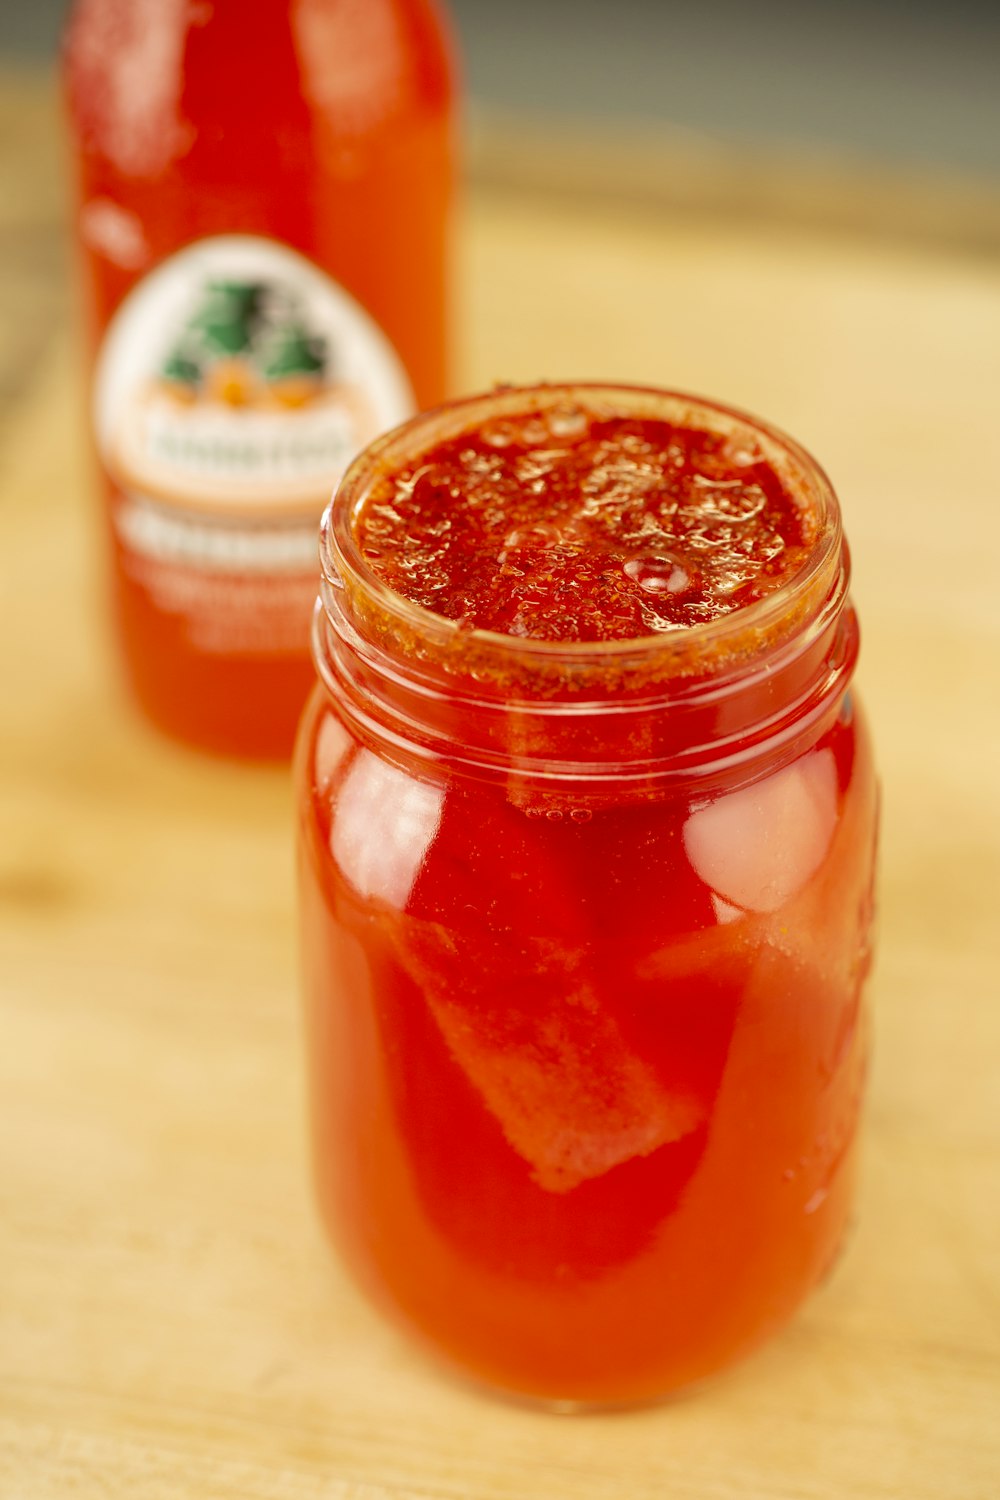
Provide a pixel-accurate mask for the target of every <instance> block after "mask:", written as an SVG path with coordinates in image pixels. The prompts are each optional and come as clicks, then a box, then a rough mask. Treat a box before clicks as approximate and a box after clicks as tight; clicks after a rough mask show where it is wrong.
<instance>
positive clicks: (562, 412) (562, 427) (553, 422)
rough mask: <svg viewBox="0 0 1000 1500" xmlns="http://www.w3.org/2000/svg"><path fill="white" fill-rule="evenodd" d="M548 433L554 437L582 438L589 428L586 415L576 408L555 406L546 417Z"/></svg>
mask: <svg viewBox="0 0 1000 1500" xmlns="http://www.w3.org/2000/svg"><path fill="white" fill-rule="evenodd" d="M548 423H549V431H550V432H551V433H552V434H553V436H555V437H560V438H572V437H582V436H583V434H584V433H585V432H586V431H587V428H588V427H589V425H590V424H589V422H588V420H587V413H586V412H585V411H583V410H581V408H580V407H578V406H557V407H556V408H555V409H554V410H553V411H550V412H549V415H548Z"/></svg>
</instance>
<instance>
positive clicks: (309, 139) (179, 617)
mask: <svg viewBox="0 0 1000 1500" xmlns="http://www.w3.org/2000/svg"><path fill="white" fill-rule="evenodd" d="M65 76H66V84H67V92H68V98H69V103H70V111H71V117H72V122H73V129H74V139H75V148H76V149H75V156H76V166H77V181H78V213H79V220H78V230H79V243H80V251H81V262H82V272H83V287H84V305H85V311H86V320H87V334H88V347H89V351H90V356H91V370H92V376H93V386H94V396H93V400H94V406H95V427H96V437H97V447H98V452H99V456H100V460H101V464H102V468H103V471H104V475H105V481H106V493H107V501H108V509H107V514H108V522H109V526H108V532H109V543H110V554H111V586H112V596H113V601H114V610H115V617H116V622H117V629H118V635H119V638H120V643H121V647H122V651H123V655H124V660H125V664H126V669H127V674H128V678H129V681H130V683H131V686H132V689H133V691H134V694H135V696H136V698H137V699H138V701H139V703H140V704H141V705H142V707H143V708H144V709H145V711H146V712H147V714H148V715H149V716H150V718H152V719H153V720H154V721H155V722H156V723H157V724H158V725H160V726H161V727H162V728H163V729H165V730H167V731H168V732H169V733H171V734H173V735H176V736H178V737H180V738H182V739H184V740H188V741H190V742H192V743H194V744H197V745H201V746H204V747H206V748H209V749H212V750H216V751H220V752H224V753H228V754H234V755H239V756H247V757H258V756H259V757H276V756H283V755H285V754H287V753H288V751H289V749H290V746H291V743H292V739H293V735H294V728H295V724H296V721H297V718H298V715H299V712H300V710H301V706H302V703H303V701H304V698H305V696H306V693H307V690H308V686H309V684H310V682H311V677H312V674H311V669H310V667H309V664H308V621H309V615H310V609H311V603H312V598H313V596H314V587H313V580H314V576H315V567H314V562H313V558H314V555H315V553H314V547H313V544H312V542H311V541H310V533H312V534H313V535H314V533H315V522H316V519H317V517H318V515H319V512H320V510H321V509H322V507H323V505H324V504H325V503H326V501H327V499H328V498H329V493H330V491H331V489H332V488H333V485H334V484H335V483H336V480H337V478H338V477H339V474H340V473H341V472H342V471H343V468H344V467H345V465H346V462H347V461H348V460H349V459H350V458H351V457H352V456H353V454H354V452H356V451H357V449H358V448H359V447H361V446H363V445H364V443H365V442H367V441H368V440H370V438H371V437H373V436H374V435H375V433H376V432H377V431H380V430H381V429H382V428H383V427H386V426H391V425H393V424H394V423H395V422H397V421H399V420H401V419H402V418H403V417H404V416H406V415H408V414H409V412H410V411H412V410H414V409H415V408H416V407H418V406H425V405H430V404H432V403H434V402H436V401H438V400H440V399H441V398H442V396H443V394H444V387H445V352H446V351H445V339H446V331H445V322H446V319H445V296H446V286H445V276H446V236H447V220H448V204H449V196H450V191H451V178H452V140H451V133H452V122H451V108H452V82H451V66H450V59H449V55H448V46H447V42H446V38H445V36H444V33H443V28H442V20H441V17H440V14H439V13H438V11H437V9H436V8H435V6H434V5H433V3H432V0H365V4H364V5H361V6H359V5H347V4H345V3H343V0H259V3H255V4H254V5H252V6H247V5H245V4H242V3H240V0H216V3H214V4H213V5H212V6H210V7H206V8H205V9H204V11H200V10H199V7H198V6H195V5H188V4H186V3H164V4H160V5H157V6H154V7H145V8H140V7H136V6H135V5H134V4H131V3H129V0H79V3H78V4H77V5H76V8H75V10H74V12H73V15H72V18H71V22H70V25H69V28H68V32H67V39H66V49H65ZM130 294H131V295H130ZM126 299H127V300H126Z"/></svg>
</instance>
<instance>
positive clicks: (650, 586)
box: [622, 553, 691, 594]
mask: <svg viewBox="0 0 1000 1500" xmlns="http://www.w3.org/2000/svg"><path fill="white" fill-rule="evenodd" d="M622 571H623V572H624V573H625V574H626V575H627V577H629V578H631V579H632V581H633V583H637V584H638V585H639V587H640V588H641V589H642V590H643V592H644V593H646V594H682V593H683V592H684V590H685V589H687V588H690V586H691V574H690V573H689V572H688V570H687V568H686V567H685V566H684V564H683V563H682V562H680V561H679V559H677V558H676V557H671V556H670V554H669V553H654V554H645V555H643V556H641V557H630V558H629V560H628V562H627V563H625V565H624V567H623V569H622Z"/></svg>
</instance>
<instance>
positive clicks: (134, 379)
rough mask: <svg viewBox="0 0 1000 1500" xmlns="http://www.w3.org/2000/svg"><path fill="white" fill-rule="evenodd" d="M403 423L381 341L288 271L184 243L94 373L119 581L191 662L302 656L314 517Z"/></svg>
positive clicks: (395, 374) (324, 279) (276, 251)
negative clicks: (169, 629) (207, 656)
mask: <svg viewBox="0 0 1000 1500" xmlns="http://www.w3.org/2000/svg"><path fill="white" fill-rule="evenodd" d="M413 410H414V399H413V392H412V390H411V388H410V385H409V382H408V380H407V377H406V373H405V371H404V369H403V367H402V365H401V363H400V361H399V358H398V356H397V354H396V352H395V350H394V349H393V348H392V345H391V344H390V343H389V341H388V340H387V339H386V337H385V335H384V334H383V333H382V332H381V330H380V329H379V328H378V327H377V326H376V325H375V323H374V322H373V321H372V319H371V318H370V317H369V316H368V314H367V313H366V312H365V311H364V310H363V309H362V308H361V307H360V306H359V305H358V304H357V303H356V302H355V301H354V300H353V299H352V298H351V297H350V296H348V294H347V293H346V292H345V291H344V290H343V289H342V288H341V287H339V286H337V285H336V283H335V282H333V281H332V280H331V279H330V278H329V277H328V276H326V275H325V274H324V273H323V272H322V271H320V270H319V269H318V268H317V267H316V266H314V265H312V264H311V263H310V262H309V261H308V260H306V259H305V258H304V257H303V256H301V255H299V254H297V253H296V252H295V251H293V250H290V249H288V248H286V247H285V246H283V245H279V244H277V243H276V242H274V241H272V240H266V239H262V238H258V237H256V236H250V235H225V236H219V237H216V238H212V239H206V240H201V241H198V242H196V243H195V244H193V245H189V246H188V247H187V248H186V249H184V250H182V251H180V252H179V253H178V254H176V255H174V256H171V257H170V259H168V260H167V261H164V262H163V263H162V264H161V265H160V266H158V267H157V269H156V270H155V271H153V272H152V273H151V274H150V275H149V276H147V277H145V278H144V279H143V280H142V281H140V282H139V284H138V285H137V286H136V287H135V288H134V289H133V291H132V292H131V293H130V294H129V296H128V297H127V298H126V299H125V301H124V302H123V303H122V305H121V307H120V308H119V309H118V311H117V313H116V314H115V316H114V318H113V319H112V321H111V324H110V325H109V328H108V330H107V334H106V336H105V339H104V343H103V345H102V348H101V351H100V355H99V358H98V363H97V370H96V376H95V384H94V424H95V429H96V435H97V443H98V449H99V452H100V455H101V458H102V460H103V463H104V466H105V468H106V470H107V472H108V475H109V477H110V479H111V484H112V523H113V526H114V529H115V533H116V536H117V539H118V543H119V547H120V551H121V557H122V562H123V566H124V568H125V571H126V573H127V575H128V576H129V577H130V578H131V579H132V581H133V582H135V583H136V584H138V585H139V586H140V587H141V588H142V589H144V590H145V591H146V593H147V594H148V595H149V597H150V599H151V600H152V602H153V604H154V606H155V607H156V608H157V609H159V610H161V611H164V612H166V613H168V614H172V615H175V616H177V617H178V618H179V619H180V620H181V621H182V622H183V625H184V628H185V632H186V634H187V636H188V638H189V639H190V640H191V642H192V643H193V644H194V645H196V646H197V647H199V649H201V650H205V651H213V652H223V653H228V652H236V653H239V652H252V653H255V654H256V653H260V652H264V653H268V652H285V651H302V650H304V649H305V642H306V637H307V631H308V620H309V615H310V609H311V604H312V601H313V599H314V598H315V594H316V580H317V571H318V565H317V561H316V526H317V521H318V518H319V515H320V513H321V511H322V509H323V507H324V506H325V505H326V503H327V501H328V500H329V498H330V495H331V493H332V492H333V490H334V489H335V487H336V485H337V483H338V482H339V480H340V477H341V475H342V474H343V472H344V470H345V468H346V467H347V465H348V464H349V463H350V461H351V460H352V459H353V458H354V456H355V454H356V453H357V452H358V451H359V450H360V449H361V448H363V447H364V446H365V444H367V443H368V442H370V441H371V439H372V438H374V437H375V436H377V434H378V433H380V432H382V431H384V430H385V429H386V428H389V427H393V426H395V425H396V423H398V422H401V421H403V420H404V418H406V417H407V416H409V415H410V414H411V413H412V411H413Z"/></svg>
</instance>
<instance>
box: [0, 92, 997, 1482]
mask: <svg viewBox="0 0 1000 1500" xmlns="http://www.w3.org/2000/svg"><path fill="white" fill-rule="evenodd" d="M0 99H2V103H0V126H2V127H3V128H2V129H0V140H2V141H3V142H4V143H5V149H4V150H3V152H2V153H0V314H2V317H3V329H4V338H3V345H2V348H0V441H2V447H0V516H2V522H0V524H2V527H3V532H2V563H3V573H2V587H3V596H2V597H3V616H2V627H3V628H2V641H3V651H4V662H5V667H4V673H3V682H4V692H3V698H2V703H0V1495H2V1496H3V1497H4V1500H67V1497H69V1500H98V1497H101V1500H118V1497H123V1500H124V1497H128V1500H135V1497H141V1500H146V1497H152V1500H161V1497H162V1500H415V1497H424V1500H431V1497H435V1500H444V1497H475V1500H652V1497H657V1500H659V1497H670V1500H834V1497H836V1500H844V1497H852V1500H930V1497H934V1500H974V1497H975V1500H993V1497H996V1496H997V1495H998V1494H1000V1281H998V1268H1000V1172H998V1161H1000V1087H998V1078H1000V995H998V975H1000V962H998V960H1000V921H998V920H997V915H996V909H997V905H998V897H1000V784H998V783H1000V667H998V663H1000V602H998V600H1000V265H998V261H997V257H996V255H995V253H994V254H993V255H992V257H991V255H989V254H986V253H984V251H983V246H982V244H981V243H980V244H978V248H976V246H974V245H973V244H972V241H971V240H970V246H969V247H968V248H966V247H964V246H963V244H962V242H961V235H960V234H955V235H954V236H953V237H952V238H953V239H954V243H950V242H949V243H944V242H942V241H940V239H938V240H937V241H932V240H930V239H928V240H923V241H920V240H916V241H908V240H907V239H906V237H905V236H903V235H901V234H892V233H890V234H885V233H880V234H875V233H871V234H866V233H864V232H863V231H862V229H861V228H859V227H858V225H857V224H854V225H853V226H852V227H851V228H850V231H849V232H848V230H847V229H845V230H844V231H842V232H840V231H838V229H837V226H836V224H835V223H830V222H827V223H816V222H808V221H807V220H806V219H805V218H803V217H802V216H797V215H796V213H795V212H794V203H792V204H791V211H789V212H787V213H786V212H778V211H775V212H774V213H771V212H769V213H767V214H764V215H761V214H757V215H752V214H750V213H748V212H744V211H741V212H740V213H738V214H731V215H726V214H724V213H720V212H718V211H715V210H713V211H712V212H704V213H702V212H700V211H698V209H697V207H696V206H695V207H692V205H691V204H690V203H688V204H681V205H677V204H675V205H673V206H671V202H670V201H669V195H666V197H665V196H664V195H663V194H662V193H659V194H656V193H653V192H651V194H650V197H649V201H648V202H646V203H644V202H643V201H642V199H641V194H639V195H635V196H634V197H633V198H631V199H629V201H624V200H621V201H613V198H612V197H609V196H608V195H607V194H603V195H602V194H601V193H599V192H597V191H596V190H595V191H594V192H593V193H590V192H588V190H587V186H586V183H585V182H584V183H583V184H582V185H581V184H580V183H577V184H576V185H575V186H574V188H573V190H572V191H568V192H563V193H560V194H555V193H553V194H548V193H546V192H545V191H543V190H540V189H539V186H538V183H537V182H536V183H535V184H534V185H533V186H531V187H530V188H529V187H527V186H524V185H519V181H518V178H517V175H516V174H508V180H506V181H501V180H499V179H498V178H497V177H495V176H494V177H490V175H489V174H488V173H487V174H484V175H483V176H481V177H480V180H479V183H478V186H474V187H473V190H472V192H471V193H470V196H469V199H468V202H467V204H466V213H465V218H464V223H463V227H462V235H461V244H460V276H459V281H460V303H461V313H462V327H463V329H464V334H463V338H464V344H463V356H462V358H463V363H462V367H461V380H460V384H461V386H462V387H463V388H464V387H474V386H481V385H484V384H486V383H488V382H490V381H492V380H494V379H496V378H500V377H504V378H514V379H516V378H521V377H523V378H529V377H534V376H539V375H550V376H553V377H556V376H564V375H565V376H575V375H585V376H594V377H621V378H627V379H633V380H638V381H643V380H649V381H655V382H659V383H665V384H673V385H676V386H679V387H681V388H689V389H693V390H696V391H702V392H707V393H711V394H714V395H716V396H718V397H720V398H724V399H727V400H730V401H732V402H735V403H738V404H742V405H744V406H746V407H749V408H750V409H752V410H755V411H758V412H760V413H761V414H763V415H766V416H768V417H770V418H771V419H772V420H774V421H776V422H778V423H779V424H781V425H783V426H784V427H786V428H787V429H789V430H790V431H792V432H793V433H795V434H796V435H797V436H798V437H799V438H800V439H801V440H802V441H804V442H805V443H806V444H807V445H808V446H809V447H811V448H812V449H813V450H814V452H815V453H816V454H817V455H818V456H819V457H820V458H821V460H822V461H823V462H824V464H825V465H826V466H827V468H828V469H829V471H830V473H831V474H832V476H833V478H834V482H835V484H836V486H837V488H838V490H839V493H840V495H841V497H842V501H843V506H844V510H845V513H846V518H847V525H848V529H849V533H850V536H851V539H852V544H853V549H854V554H855V560H856V596H857V599H858V603H859V606H860V610H861V614H862V619H863V623H864V627H865V640H864V649H863V659H862V666H861V673H860V682H861V686H862V691H863V692H864V694H865V696H866V698H867V701H868V704H869V707H870V711H871V715H872V718H873V720H874V725H875V730H876V734H877V739H878V744H879V748H880V762H881V770H882V777H883V782H884V793H885V822H884V841H883V850H884V852H883V861H882V883H881V952H880V960H879V965H878V969H877V973H876V979H875V997H874V998H875V1002H876V1007H877V1018H878V1021H877V1056H876V1067H875V1074H874V1080H873V1086H872V1091H871V1102H870V1108H869V1112H868V1121H867V1153H866V1166H865V1173H864V1183H863V1191H862V1195H861V1204H860V1218H859V1224H858V1228H857V1231H856V1234H855V1237H854V1239H853V1242H852V1244H851V1246H850V1249H849V1252H848V1254H847V1255H846V1257H845V1259H844V1260H843V1262H842V1264H841V1266H840V1268H839V1270H838V1271H837V1273H836V1275H835V1277H834V1278H833V1280H832V1282H831V1283H830V1284H829V1285H828V1286H827V1287H826V1288H825V1289H824V1290H823V1292H822V1293H821V1294H820V1295H819V1296H817V1297H816V1298H815V1300H814V1301H813V1302H812V1303H811V1304H810V1305H809V1307H808V1308H807V1310H806V1311H805V1312H804V1313H803V1315H802V1316H801V1317H800V1318H799V1319H798V1321H797V1322H796V1323H795V1324H794V1326H793V1327H792V1328H790V1329H789V1330H788V1332H787V1333H786V1334H784V1336H782V1337H781V1338H780V1339H779V1340H778V1341H777V1342H776V1343H774V1344H773V1345H772V1346H771V1347H770V1348H768V1349H767V1350H766V1351H765V1352H763V1353H762V1354H760V1355H759V1356H757V1357H755V1358H754V1359H752V1360H751V1361H749V1362H748V1363H746V1364H745V1365H744V1366H742V1367H741V1368H739V1369H738V1370H737V1371H735V1372H734V1373H733V1374H731V1375H729V1376H728V1377H726V1378H724V1379H722V1380H720V1381H719V1382H718V1383H716V1384H714V1385H712V1386H710V1387H709V1388H707V1389H705V1390H702V1391H699V1392H697V1393H695V1394H690V1395H687V1396H685V1397H683V1398H680V1399H678V1400H676V1401H674V1402H672V1403H670V1404H668V1405H666V1406H663V1407H661V1408H659V1409H655V1410H647V1411H641V1412H632V1413H628V1414H625V1415H617V1416H607V1417H600V1416H593V1417H576V1418H556V1417H551V1416H548V1415H544V1414H541V1413H536V1412H533V1411H528V1410H521V1409H518V1408H516V1407H511V1406H508V1405H505V1404H502V1403H498V1402H495V1401H492V1400H490V1399H489V1398H487V1397H485V1396H482V1395H479V1394H476V1393H473V1392H469V1391H466V1390H465V1389H463V1388H460V1387H456V1386H452V1385H451V1384H449V1383H447V1382H446V1381H444V1380H442V1379H441V1378H440V1377H439V1376H438V1374H437V1373H436V1372H435V1371H434V1370H432V1369H429V1368H428V1367H427V1366H426V1365H425V1364H424V1363H423V1361H422V1359H421V1358H420V1357H419V1356H418V1355H416V1354H414V1353H413V1352H411V1350H410V1349H409V1347H408V1346H407V1345H406V1344H404V1343H402V1342H401V1341H399V1340H398V1339H397V1337H396V1336H395V1334H394V1333H392V1332H391V1331H389V1330H388V1329H387V1328H385V1327H384V1326H383V1325H382V1324H381V1323H380V1322H379V1321H378V1320H377V1319H376V1318H375V1317H374V1315H372V1314H371V1313H370V1312H369V1311H368V1309H367V1308H366V1307H365V1306H364V1305H363V1304H362V1303H361V1302H360V1301H359V1300H358V1299H357V1298H356V1297H355V1295H354V1293H353V1292H352V1290H351V1289H350V1288H349V1287H348V1286H347V1285H346V1284H344V1283H343V1282H342V1281H341V1279H340V1277H339V1273H338V1272H337V1271H336V1269H335V1268H334V1267H333V1266H332V1265H331V1263H330V1261H329V1260H328V1257H327V1252H326V1250H325V1247H324V1244H323V1242H322V1240H321V1237H320V1233H319V1230H318V1228H317V1224H316V1221H315V1218H314V1215H313V1210H312V1207H311V1204H310V1200H309V1193H308V1188H307V1180H306V1171H305V1151H304V1139H303V1137H304V1130H303V1121H302V1115H303V1102H302V1084H301V1076H300V1066H299V1042H300V1038H299V1023H298V1014H297V1001H296V983H295V958H294V945H293V890H292V881H291V856H290V837H289V826H290V819H289V809H290V794H289V786H288V779H287V775H286V774H285V773H284V772H282V771H277V770H270V771H265V770H255V769H247V768H240V767H234V766H230V765H226V764H221V763H216V762H212V761H209V760H204V759H201V758H199V757H198V756H196V755H194V754H191V753H188V752H186V751H184V750H183V749H179V748H176V747H174V746H172V745H170V744H167V743H165V742H163V741H162V740H160V739H158V738H157V737H156V736H155V735H154V734H153V733H152V732H151V731H149V730H147V729H146V728H145V727H144V725H143V724H142V723H141V722H139V721H138V720H137V719H136V718H135V717H134V716H133V714H132V712H131V710H130V708H129V706H128V704H127V703H126V702H125V701H124V699H123V697H122V694H121V691H120V688H119V685H118V681H117V678H116V675H115V670H114V666H113V660H112V656H111V653H110V650H109V642H108V639H107V636H106V631H105V626H104V623H103V618H102V614H101V608H100V598H101V594H100V585H99V567H100V563H99V555H98V547H97V543H96V528H95V524H94V513H93V509H92V506H91V503H90V500H89V497H88V481H87V476H86V469H85V464H84V461H83V458H82V441H81V430H80V422H79V420H78V411H79V407H78V388H77V382H76V372H75V363H74V358H73V354H72V349H71V345H70V340H69V338H68V336H67V330H66V322H67V309H68V305H69V297H68V293H67V290H66V286H65V280H64V254H63V239H62V235H63V228H62V209H61V202H62V198H61V185H60V181H59V177H58V172H57V169H56V165H55V163H56V160H57V153H56V148H55V145H54V141H55V139H56V129H55V125H54V123H53V118H52V107H51V98H50V94H49V91H48V89H47V88H46V87H45V86H44V85H43V84H39V83H37V82H35V81H33V80H21V79H12V78H10V77H8V78H7V79H6V80H5V82H4V83H3V86H2V88H0ZM540 154H541V157H542V158H544V151H543V150H542V148H540ZM863 191H864V189H863V187H859V192H863ZM884 227H885V226H884V225H883V228H884ZM972 239H973V240H974V239H975V236H973V237H972Z"/></svg>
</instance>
